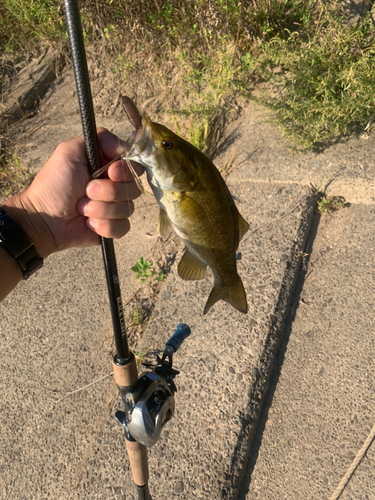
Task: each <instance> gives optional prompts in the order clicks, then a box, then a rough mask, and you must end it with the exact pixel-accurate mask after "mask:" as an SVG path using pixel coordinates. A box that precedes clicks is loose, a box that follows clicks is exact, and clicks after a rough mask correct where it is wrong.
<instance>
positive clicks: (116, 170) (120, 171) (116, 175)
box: [108, 160, 145, 182]
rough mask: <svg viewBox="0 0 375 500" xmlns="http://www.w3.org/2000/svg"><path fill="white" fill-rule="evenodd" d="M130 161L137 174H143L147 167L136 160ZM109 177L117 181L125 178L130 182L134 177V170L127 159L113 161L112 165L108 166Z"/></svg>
mask: <svg viewBox="0 0 375 500" xmlns="http://www.w3.org/2000/svg"><path fill="white" fill-rule="evenodd" d="M130 163H131V165H132V167H133V168H134V170H135V173H136V174H137V175H142V174H143V172H144V171H145V169H144V168H143V167H142V165H141V164H140V163H137V162H135V161H131V162H130ZM108 177H109V178H110V179H112V180H113V181H116V182H119V181H124V180H125V182H129V181H132V180H133V178H134V176H133V172H131V171H130V168H129V165H128V164H127V161H126V160H119V161H116V162H114V163H112V165H110V167H109V168H108Z"/></svg>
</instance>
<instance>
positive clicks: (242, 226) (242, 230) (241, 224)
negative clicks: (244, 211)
mask: <svg viewBox="0 0 375 500" xmlns="http://www.w3.org/2000/svg"><path fill="white" fill-rule="evenodd" d="M249 228H250V224H248V223H247V222H246V221H245V219H244V218H243V217H242V215H241V214H240V212H238V231H239V240H238V241H241V240H242V238H243V237H244V236H245V234H246V233H247V231H248V230H249Z"/></svg>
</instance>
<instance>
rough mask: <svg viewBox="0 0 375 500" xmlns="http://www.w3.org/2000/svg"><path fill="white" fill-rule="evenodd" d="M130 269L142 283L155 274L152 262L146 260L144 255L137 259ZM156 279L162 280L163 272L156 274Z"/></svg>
mask: <svg viewBox="0 0 375 500" xmlns="http://www.w3.org/2000/svg"><path fill="white" fill-rule="evenodd" d="M131 270H132V271H133V272H134V273H135V277H136V278H137V279H139V280H140V281H141V283H142V285H143V284H144V283H146V281H147V280H148V279H149V278H152V276H155V274H156V271H155V269H153V264H152V262H150V261H148V260H146V259H145V258H144V257H141V258H140V259H138V260H137V261H136V263H135V266H133V267H132V268H131ZM156 279H157V281H163V280H164V274H163V273H159V274H158V275H157V276H156Z"/></svg>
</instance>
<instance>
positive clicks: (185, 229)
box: [126, 116, 249, 314]
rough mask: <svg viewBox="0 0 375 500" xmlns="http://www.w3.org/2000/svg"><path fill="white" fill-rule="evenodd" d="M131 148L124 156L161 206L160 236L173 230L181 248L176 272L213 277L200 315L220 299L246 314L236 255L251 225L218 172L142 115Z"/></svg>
mask: <svg viewBox="0 0 375 500" xmlns="http://www.w3.org/2000/svg"><path fill="white" fill-rule="evenodd" d="M137 122H138V120H137ZM131 143H132V146H131V147H130V149H129V150H128V151H127V153H126V157H127V158H128V159H129V160H134V161H136V162H138V163H140V164H142V165H143V166H144V167H145V169H146V173H147V179H148V182H149V184H150V186H151V189H152V191H153V194H154V196H155V198H156V200H157V201H158V203H159V206H160V215H159V224H158V229H159V233H160V235H161V237H162V238H164V237H166V236H168V234H169V233H170V232H171V231H172V230H174V231H175V232H176V233H177V235H178V236H179V237H180V238H181V239H182V241H183V243H184V244H185V247H186V249H185V253H184V254H183V256H182V259H181V261H180V263H179V264H178V268H177V270H178V274H179V276H180V277H181V278H182V279H184V280H199V279H202V278H204V276H205V274H206V269H207V266H209V267H210V268H211V270H212V272H213V275H214V286H213V289H212V291H211V294H210V296H209V297H208V300H207V303H206V305H205V308H204V311H203V314H206V313H207V312H208V311H209V310H210V309H211V307H212V306H213V305H214V304H215V303H216V302H218V301H219V300H224V301H226V302H228V303H229V304H231V305H232V306H233V307H235V308H236V309H237V310H238V311H240V312H243V313H246V312H247V300H246V294H245V290H244V287H243V283H242V280H241V278H240V276H239V275H238V272H237V261H236V251H237V248H238V245H239V242H240V241H241V239H242V237H243V236H244V234H245V233H246V231H247V230H248V229H249V224H248V223H247V222H246V221H245V220H244V219H243V218H242V216H241V215H240V213H239V211H238V209H237V207H236V205H235V203H234V201H233V198H232V195H231V194H230V191H229V189H228V187H227V185H226V184H225V181H224V179H223V178H222V176H221V174H220V172H219V171H218V169H217V168H216V167H215V165H214V164H213V163H212V162H211V161H210V160H209V159H208V158H207V156H205V155H204V154H203V153H202V152H201V151H200V150H198V149H197V148H195V147H194V146H193V145H192V144H190V143H188V142H187V141H185V140H184V139H182V138H181V137H179V136H177V135H176V134H175V133H173V132H172V131H171V130H169V129H168V128H166V127H164V126H163V125H159V124H157V123H153V122H152V121H151V120H149V119H148V118H147V117H146V116H143V117H142V118H141V125H140V122H139V126H138V129H137V130H136V131H135V132H134V133H133V137H132V138H131Z"/></svg>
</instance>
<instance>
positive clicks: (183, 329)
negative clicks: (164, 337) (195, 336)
mask: <svg viewBox="0 0 375 500" xmlns="http://www.w3.org/2000/svg"><path fill="white" fill-rule="evenodd" d="M190 334H191V330H190V327H189V326H188V325H185V323H180V324H179V325H178V327H177V328H176V331H175V332H174V334H173V335H172V337H171V338H170V339H169V340H168V342H167V343H166V344H165V347H172V349H173V350H174V352H176V351H177V349H178V348H179V347H180V346H181V344H182V342H183V341H184V340H185V339H186V338H187V337H188V336H189V335H190Z"/></svg>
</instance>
